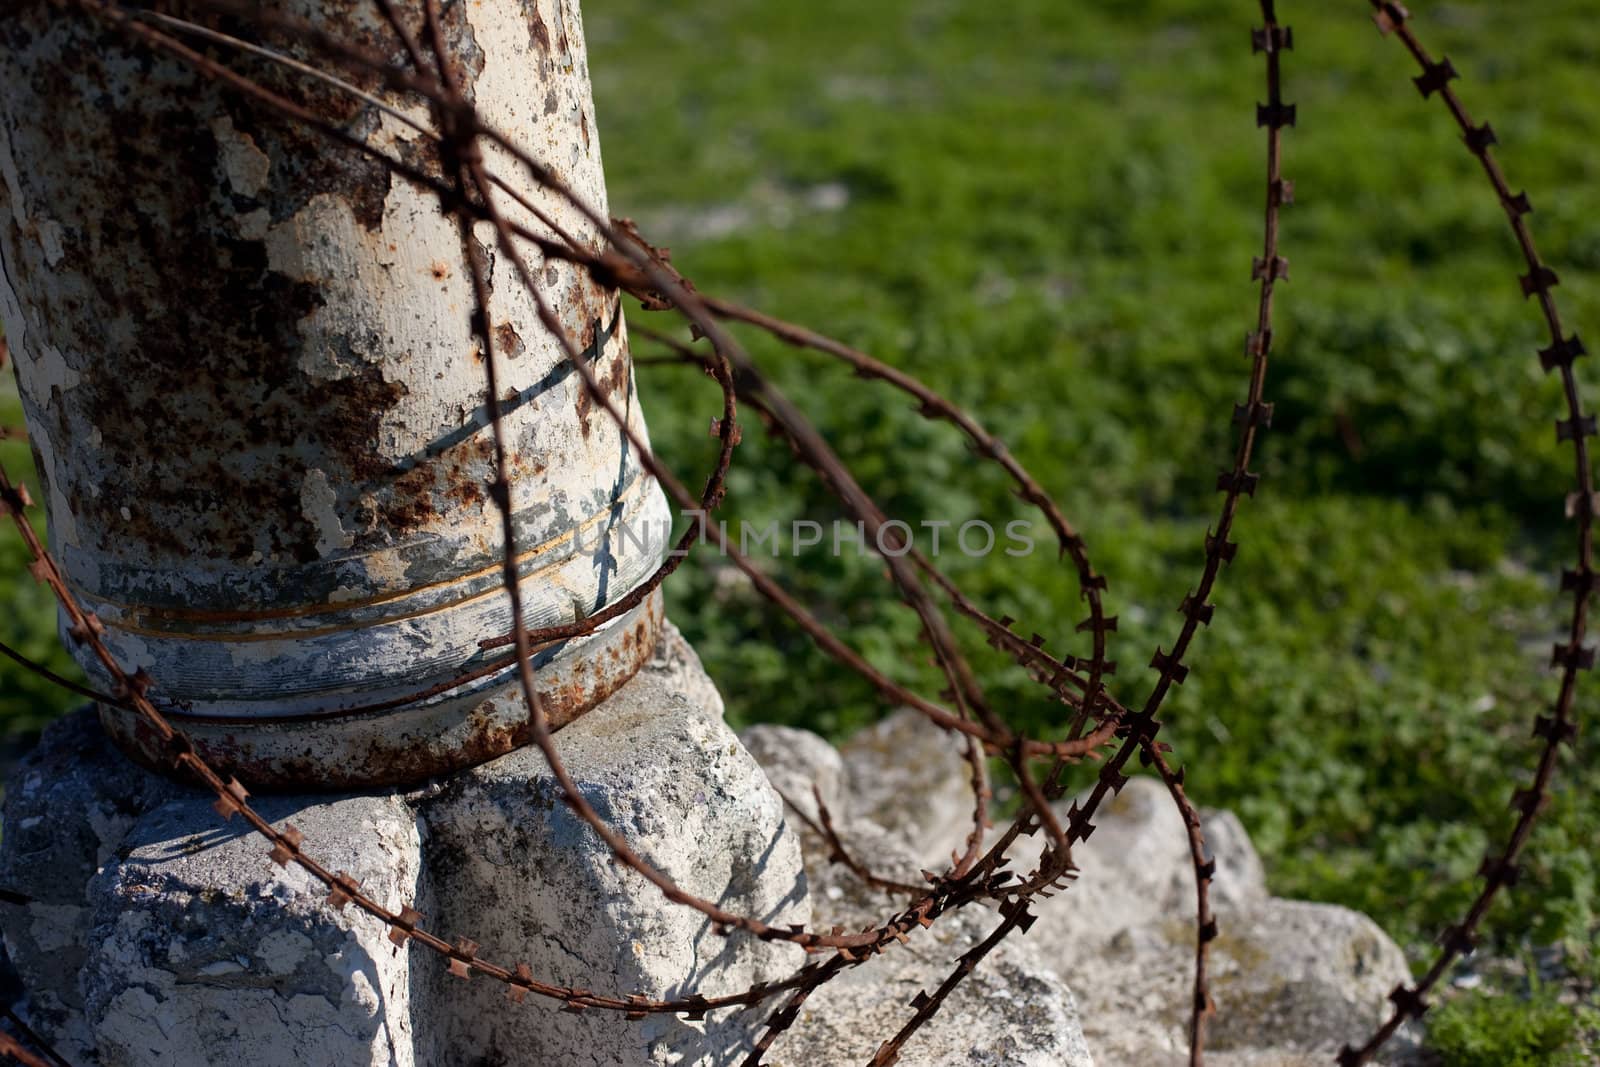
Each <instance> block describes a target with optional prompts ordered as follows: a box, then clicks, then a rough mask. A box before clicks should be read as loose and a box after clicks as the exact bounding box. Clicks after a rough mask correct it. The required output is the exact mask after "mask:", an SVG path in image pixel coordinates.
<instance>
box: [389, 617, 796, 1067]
mask: <svg viewBox="0 0 1600 1067" xmlns="http://www.w3.org/2000/svg"><path fill="white" fill-rule="evenodd" d="M664 644H667V645H669V646H670V641H669V642H664ZM675 652H676V653H678V654H677V655H675ZM682 652H683V649H682V648H680V649H677V650H674V649H673V648H671V647H667V648H664V649H663V653H664V654H663V655H661V656H659V657H658V658H657V660H656V661H655V662H653V663H652V664H651V665H650V666H648V667H646V668H645V669H644V670H642V671H641V672H640V673H639V674H638V675H637V676H636V677H635V678H634V679H633V681H632V682H630V683H629V684H628V685H627V686H625V687H624V688H623V689H622V690H621V691H619V692H618V693H617V694H616V695H615V696H613V697H612V698H611V699H610V700H609V701H607V702H606V704H604V705H603V706H602V707H600V708H598V709H596V710H595V711H593V712H591V713H590V714H588V715H586V716H584V717H583V718H582V719H579V720H578V721H577V722H576V723H574V724H572V725H571V726H568V727H567V728H566V729H564V730H562V731H561V732H560V733H558V734H557V735H556V740H557V745H558V749H559V751H560V754H561V758H562V760H563V762H564V763H565V764H566V766H567V770H568V771H569V773H570V774H571V775H572V777H573V779H574V780H575V781H576V782H577V784H578V786H579V788H580V789H581V790H582V791H583V794H584V796H585V797H586V798H587V799H588V801H589V803H590V804H592V805H593V806H594V808H595V810H596V811H598V812H599V813H600V815H601V816H602V817H603V818H604V819H606V821H607V822H608V823H609V824H610V825H611V826H613V827H614V828H616V829H617V830H619V831H621V833H622V834H623V835H624V837H625V838H626V839H627V840H628V841H629V843H630V844H631V845H632V846H633V848H634V849H636V850H637V851H638V852H639V853H640V854H641V855H642V856H643V857H644V858H645V859H647V860H648V861H649V862H651V863H653V864H655V865H656V866H657V867H658V868H659V869H661V870H663V871H664V872H666V873H667V874H668V875H669V876H670V877H671V878H673V880H674V881H676V882H677V883H678V885H680V886H681V887H682V888H684V889H686V890H688V891H689V892H691V893H695V894H697V895H699V896H702V897H705V898H708V899H711V900H715V901H716V902H717V903H718V904H720V905H721V906H722V907H724V908H726V909H727V910H729V911H731V912H735V913H739V914H744V915H754V916H758V917H760V918H762V919H764V920H766V921H768V922H772V923H777V924H787V923H803V922H807V921H809V919H810V913H811V909H810V904H809V901H808V898H807V894H806V881H805V876H804V874H803V872H802V870H801V859H800V847H799V841H798V839H797V838H796V836H795V834H794V833H793V832H792V831H791V830H790V829H789V828H788V826H787V825H786V824H785V822H784V819H783V811H782V805H781V802H780V801H779V799H778V797H777V794H776V793H775V792H774V791H773V789H772V787H771V785H769V784H768V782H767V780H766V778H765V776H764V775H763V774H762V773H761V768H760V767H759V766H758V765H757V764H756V762H755V761H754V760H753V759H752V758H751V757H750V755H749V754H748V753H747V752H745V750H744V749H743V747H742V746H741V745H740V744H739V741H738V739H737V738H736V737H734V735H733V733H732V732H731V731H730V730H729V729H728V728H727V727H726V726H725V725H724V724H723V722H722V720H721V701H720V699H719V700H717V701H716V703H715V705H711V702H710V701H709V700H707V699H705V698H704V697H703V696H702V698H701V699H698V700H691V699H687V698H686V695H694V694H695V693H696V687H695V686H692V685H687V684H684V682H683V677H684V675H686V674H687V675H696V676H700V677H703V675H699V671H698V662H697V661H692V660H688V659H684V658H683V657H682V655H681V653H682ZM692 655H693V654H692V653H688V656H689V657H692ZM691 668H692V669H691ZM708 705H710V706H708ZM421 810H422V812H423V813H424V815H425V817H426V819H427V823H428V827H429V833H430V843H429V846H428V856H429V862H430V864H431V865H432V869H433V877H434V882H435V884H436V885H438V886H440V887H448V891H447V892H445V891H441V892H440V894H439V898H438V899H439V908H440V911H439V915H438V921H439V924H440V925H441V927H442V928H443V929H446V930H451V931H454V930H460V931H463V932H467V931H471V932H472V936H474V937H477V938H480V939H481V940H482V942H483V944H484V946H485V947H486V948H487V947H488V946H490V945H492V946H494V947H495V949H496V950H497V951H498V952H500V953H502V954H508V955H507V958H515V959H519V960H524V961H526V962H527V963H528V964H529V965H530V967H531V969H532V970H533V972H534V974H536V975H538V976H540V977H541V978H543V979H545V980H547V981H555V982H559V983H562V984H566V985H574V986H582V987H585V988H589V989H593V990H594V991H596V992H605V993H616V994H625V993H631V992H637V993H642V994H644V995H646V996H649V997H651V998H657V999H660V998H667V997H671V996H676V995H682V994H686V993H690V992H696V991H697V992H699V993H701V994H704V995H708V996H712V995H716V994H719V993H729V992H736V991H738V990H741V989H744V988H747V987H748V986H750V985H752V984H754V983H755V982H757V981H773V980H776V979H779V978H782V977H785V976H786V975H788V974H789V973H791V972H792V971H794V970H795V969H796V968H798V967H799V966H800V965H801V964H802V963H803V962H804V958H803V957H804V954H803V953H802V952H801V950H800V949H798V948H795V947H793V946H789V945H783V944H775V943H768V942H763V941H760V940H758V939H755V938H752V937H750V936H748V935H745V934H743V933H738V932H735V933H733V934H732V935H730V936H726V937H723V936H719V935H718V934H716V933H715V932H714V931H713V930H712V929H711V924H710V922H709V921H708V920H707V919H706V917H705V916H704V915H702V914H701V913H700V912H698V911H695V910H693V909H691V908H688V907H686V906H683V905H679V904H673V903H670V902H669V901H667V900H666V898H665V897H664V896H663V895H662V893H661V891H660V890H659V889H657V888H656V887H654V886H652V885H650V884H649V883H648V882H647V881H646V880H645V879H644V878H643V877H642V876H641V875H639V874H637V873H635V872H633V871H631V870H628V869H627V868H625V867H623V866H622V865H621V864H620V863H618V862H616V861H615V860H614V859H613V858H612V856H611V854H610V852H609V850H608V849H607V848H606V846H605V844H604V843H603V842H602V841H601V840H600V838H599V836H598V835H597V834H596V833H595V832H594V831H593V830H592V829H591V828H590V827H589V826H588V825H586V824H585V823H583V821H582V820H581V819H580V818H579V817H578V815H577V814H576V813H575V812H574V811H572V810H571V809H570V808H569V807H567V806H566V805H565V804H563V803H562V802H561V799H560V790H559V787H558V785H557V783H556V781H555V779H554V776H553V775H552V774H551V773H550V771H549V769H548V767H547V766H546V764H545V760H544V757H543V755H542V754H541V753H540V752H539V751H538V750H537V749H524V750H522V751H520V752H516V753H513V754H511V755H509V756H506V757H503V758H502V759H499V760H496V761H494V762H493V763H488V764H484V765H483V766H481V767H478V768H475V769H473V770H471V771H468V772H465V773H462V774H459V775H456V776H454V777H453V778H452V779H450V780H449V782H448V783H446V784H445V785H444V786H443V787H442V788H441V789H440V790H439V791H438V792H437V793H436V794H434V795H432V796H430V797H428V798H427V799H426V800H425V801H424V802H423V803H422V805H421ZM435 975H436V977H435V980H434V986H433V989H432V991H431V993H430V1000H431V1003H432V1004H433V1010H434V1011H435V1013H436V1015H437V1019H438V1030H437V1033H436V1034H435V1035H434V1036H435V1040H436V1042H437V1044H436V1046H435V1052H434V1055H435V1060H434V1062H439V1063H443V1062H447V1061H449V1062H469V1063H470V1062H484V1063H493V1064H500V1063H552V1064H555V1063H559V1064H589V1063H593V1064H596V1065H600V1064H606V1065H612V1064H615V1065H619V1067H632V1065H635V1064H638V1065H644V1064H669V1063H670V1064H712V1063H723V1062H737V1061H738V1059H740V1058H742V1056H743V1052H742V1051H741V1050H742V1049H744V1048H745V1047H747V1045H748V1042H749V1040H751V1039H752V1034H753V1032H754V1029H755V1028H756V1027H757V1026H758V1025H759V1023H760V1019H761V1013H759V1012H746V1013H736V1012H731V1011H722V1012H714V1013H712V1014H711V1015H709V1016H708V1017H707V1018H706V1019H705V1020H704V1021H701V1022H691V1021H687V1020H685V1019H683V1018H682V1017H680V1016H675V1015H652V1016H649V1017H647V1018H645V1019H642V1020H638V1021H635V1022H631V1023H626V1024H625V1023H622V1022H621V1021H620V1020H618V1019H617V1018H616V1016H615V1015H614V1014H612V1013H603V1012H598V1011H590V1012H585V1013H583V1014H571V1013H563V1012H561V1011H560V1010H559V1006H558V1005H556V1004H553V1003H552V1002H550V1001H543V1000H536V999H535V998H531V997H530V998H529V1000H528V1001H527V1003H525V1004H523V1005H522V1006H521V1007H520V1008H519V1009H518V1010H514V1011H506V1010H505V1008H504V1002H505V994H504V992H503V991H502V990H500V989H499V988H498V987H496V986H494V985H492V984H490V983H487V982H482V981H478V980H474V981H472V982H470V983H463V982H461V981H460V980H459V979H454V978H450V977H445V976H441V975H440V974H439V969H437V968H436V969H435Z"/></svg>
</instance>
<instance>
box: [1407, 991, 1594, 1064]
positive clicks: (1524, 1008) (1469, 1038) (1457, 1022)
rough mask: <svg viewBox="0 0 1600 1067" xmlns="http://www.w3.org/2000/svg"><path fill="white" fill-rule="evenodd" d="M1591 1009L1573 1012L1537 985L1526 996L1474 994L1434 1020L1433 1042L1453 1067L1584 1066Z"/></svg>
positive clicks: (1588, 1060) (1430, 1034)
mask: <svg viewBox="0 0 1600 1067" xmlns="http://www.w3.org/2000/svg"><path fill="white" fill-rule="evenodd" d="M1597 1027H1600V1015H1597V1013H1596V1012H1595V1010H1594V1009H1593V1008H1592V1007H1587V1008H1574V1006H1573V1005H1571V1004H1567V1003H1563V1002H1561V1000H1560V999H1559V998H1558V997H1556V996H1555V995H1554V993H1553V992H1552V991H1551V990H1549V989H1548V988H1546V987H1541V986H1539V985H1538V984H1534V985H1533V987H1532V988H1531V989H1530V990H1527V991H1526V992H1525V993H1523V994H1522V995H1507V994H1505V993H1485V992H1473V993H1468V994H1465V995H1463V996H1460V997H1458V998H1456V999H1455V1000H1453V1001H1451V1002H1450V1003H1448V1004H1446V1005H1444V1006H1443V1007H1442V1008H1440V1009H1439V1010H1438V1011H1436V1012H1434V1013H1433V1014H1431V1015H1430V1016H1429V1023H1428V1043H1429V1045H1430V1046H1431V1047H1432V1048H1433V1049H1434V1051H1435V1052H1437V1053H1438V1054H1439V1056H1440V1057H1441V1059H1442V1061H1443V1063H1445V1064H1447V1065H1448V1067H1582V1065H1583V1064H1586V1063H1592V1062H1593V1060H1592V1059H1591V1058H1590V1057H1589V1056H1588V1055H1587V1054H1586V1053H1585V1052H1584V1050H1583V1048H1582V1042H1583V1040H1584V1034H1585V1031H1589V1032H1593V1031H1594V1030H1595V1029H1596V1028H1597Z"/></svg>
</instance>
